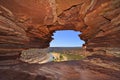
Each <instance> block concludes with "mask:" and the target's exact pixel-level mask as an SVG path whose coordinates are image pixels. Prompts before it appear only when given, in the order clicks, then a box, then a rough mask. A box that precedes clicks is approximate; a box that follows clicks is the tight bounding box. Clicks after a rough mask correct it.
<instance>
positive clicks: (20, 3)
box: [0, 0, 120, 63]
mask: <svg viewBox="0 0 120 80" xmlns="http://www.w3.org/2000/svg"><path fill="white" fill-rule="evenodd" d="M57 30H75V31H81V32H82V34H81V35H79V36H80V37H81V38H82V39H83V40H84V41H85V42H86V43H85V46H87V50H91V51H94V50H101V49H107V48H118V49H119V48H120V45H119V42H120V38H119V37H120V34H119V32H120V0H29V1H28V0H12V1H11V0H0V57H3V56H4V57H6V56H7V59H8V58H9V59H12V60H13V59H15V60H16V59H17V58H19V56H18V55H19V54H20V51H21V50H23V49H28V48H31V47H32V48H46V47H48V46H49V43H50V41H51V40H52V35H53V33H54V32H55V31H57ZM11 57H16V58H11ZM4 59H5V60H7V59H6V58H3V60H4ZM3 63H4V62H3Z"/></svg>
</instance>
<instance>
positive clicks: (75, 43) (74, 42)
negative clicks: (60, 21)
mask: <svg viewBox="0 0 120 80" xmlns="http://www.w3.org/2000/svg"><path fill="white" fill-rule="evenodd" d="M80 34H81V32H79V31H74V30H62V31H56V32H54V33H53V36H52V37H53V39H54V40H52V41H51V43H50V47H82V45H83V44H84V43H85V42H84V41H83V40H81V39H80V37H79V35H80Z"/></svg>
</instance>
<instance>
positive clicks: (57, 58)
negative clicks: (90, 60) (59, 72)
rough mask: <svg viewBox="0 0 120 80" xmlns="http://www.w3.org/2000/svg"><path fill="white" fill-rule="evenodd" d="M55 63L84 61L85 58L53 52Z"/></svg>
mask: <svg viewBox="0 0 120 80" xmlns="http://www.w3.org/2000/svg"><path fill="white" fill-rule="evenodd" d="M51 54H52V55H53V61H55V62H61V61H69V60H80V59H83V58H84V56H82V55H78V54H68V53H67V54H66V53H56V52H52V53H51Z"/></svg>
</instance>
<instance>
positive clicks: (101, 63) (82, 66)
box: [0, 54, 120, 80]
mask: <svg viewBox="0 0 120 80" xmlns="http://www.w3.org/2000/svg"><path fill="white" fill-rule="evenodd" d="M119 74H120V57H116V56H113V55H111V54H109V55H108V54H106V55H105V54H92V55H91V56H88V57H87V58H86V59H84V60H81V61H80V60H77V61H66V62H59V63H56V62H50V63H45V64H41V65H40V64H39V65H38V64H28V63H23V62H21V64H16V65H13V66H0V80H120V76H119Z"/></svg>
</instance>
